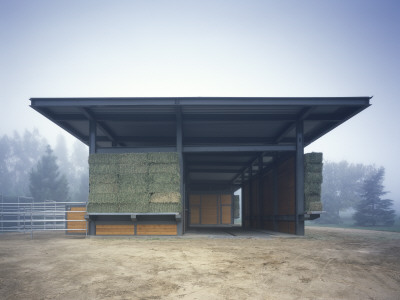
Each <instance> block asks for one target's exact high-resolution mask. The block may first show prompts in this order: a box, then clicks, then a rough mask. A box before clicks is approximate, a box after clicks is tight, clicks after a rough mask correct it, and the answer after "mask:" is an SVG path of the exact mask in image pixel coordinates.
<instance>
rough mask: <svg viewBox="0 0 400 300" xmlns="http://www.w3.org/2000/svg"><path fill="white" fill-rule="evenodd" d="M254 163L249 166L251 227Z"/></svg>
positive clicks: (250, 225)
mask: <svg viewBox="0 0 400 300" xmlns="http://www.w3.org/2000/svg"><path fill="white" fill-rule="evenodd" d="M253 216H254V215H253V165H250V168H249V228H251V227H253Z"/></svg>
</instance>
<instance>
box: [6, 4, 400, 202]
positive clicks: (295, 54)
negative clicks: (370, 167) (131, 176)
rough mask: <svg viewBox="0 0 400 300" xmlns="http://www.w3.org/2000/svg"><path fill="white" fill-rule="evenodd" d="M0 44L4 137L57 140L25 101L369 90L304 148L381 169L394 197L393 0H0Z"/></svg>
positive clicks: (399, 28)
mask: <svg viewBox="0 0 400 300" xmlns="http://www.w3.org/2000/svg"><path fill="white" fill-rule="evenodd" d="M0 39H1V40H0V41H1V47H0V54H1V55H0V103H1V110H0V135H3V134H12V133H13V131H15V130H16V131H18V132H21V133H22V132H23V131H24V130H25V129H33V128H37V129H38V130H39V132H40V133H41V134H42V135H44V136H45V137H46V139H47V140H48V141H49V142H50V144H52V146H53V147H55V145H56V141H57V136H58V135H59V134H62V135H64V136H65V138H66V140H67V144H68V145H72V144H73V143H74V141H75V139H74V138H73V137H71V136H70V135H69V134H67V133H66V132H64V131H63V130H61V129H60V128H58V127H57V126H56V125H53V124H52V122H51V121H49V120H47V119H46V118H44V117H43V116H41V115H40V114H38V113H37V112H35V111H34V110H32V109H31V108H30V107H29V101H28V99H29V98H30V97H74V96H81V97H107V96H114V97H124V96H132V97H134V96H265V97H275V96H277V97H278V96H295V97H296V96H298V97H304V96H374V97H373V99H372V101H371V103H372V106H371V107H370V108H368V109H367V110H365V111H363V112H361V113H360V114H359V115H357V116H355V117H354V118H352V119H351V120H349V121H348V122H346V123H345V124H343V125H342V126H340V127H338V128H336V129H334V130H333V131H332V132H329V133H328V134H327V135H326V136H324V137H322V138H321V139H319V140H318V141H316V142H315V143H313V144H312V145H310V146H308V147H307V148H306V151H307V152H310V151H322V152H323V153H324V157H325V159H326V160H330V161H340V160H347V161H349V162H352V163H364V164H375V165H377V166H383V167H385V169H386V177H385V182H384V184H385V187H386V189H387V190H388V191H390V194H389V195H388V197H389V198H391V199H393V200H395V201H396V202H397V204H398V205H399V203H400V187H399V185H398V183H397V181H398V178H399V175H400V174H399V170H400V168H399V167H400V164H399V161H398V156H397V153H398V148H399V141H400V131H399V122H398V120H397V114H398V110H399V108H400V104H399V102H398V101H397V99H396V97H397V96H398V94H399V86H400V85H399V82H400V56H399V53H400V2H399V1H365V0H360V1H353V0H346V1H40V0H38V1H13V0H2V1H0ZM69 147H72V146H69Z"/></svg>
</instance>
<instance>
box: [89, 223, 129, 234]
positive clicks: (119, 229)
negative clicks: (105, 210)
mask: <svg viewBox="0 0 400 300" xmlns="http://www.w3.org/2000/svg"><path fill="white" fill-rule="evenodd" d="M134 234H135V225H133V224H132V225H131V224H128V225H115V224H104V225H101V224H97V225H96V235H134Z"/></svg>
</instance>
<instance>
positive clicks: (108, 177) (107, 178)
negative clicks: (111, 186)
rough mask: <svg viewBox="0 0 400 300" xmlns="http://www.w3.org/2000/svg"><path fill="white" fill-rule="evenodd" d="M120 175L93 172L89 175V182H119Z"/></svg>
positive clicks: (92, 183)
mask: <svg viewBox="0 0 400 300" xmlns="http://www.w3.org/2000/svg"><path fill="white" fill-rule="evenodd" d="M118 180H119V177H118V175H117V174H92V176H89V184H90V185H96V184H104V183H118Z"/></svg>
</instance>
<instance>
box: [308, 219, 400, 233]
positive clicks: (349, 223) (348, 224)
mask: <svg viewBox="0 0 400 300" xmlns="http://www.w3.org/2000/svg"><path fill="white" fill-rule="evenodd" d="M353 224H354V221H353V219H352V218H351V217H348V216H343V217H342V223H341V224H319V223H316V222H313V221H306V222H305V225H306V226H318V227H333V228H351V229H363V230H377V231H390V232H400V219H399V217H398V216H396V220H395V223H394V225H393V226H367V227H363V226H355V225H353Z"/></svg>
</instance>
